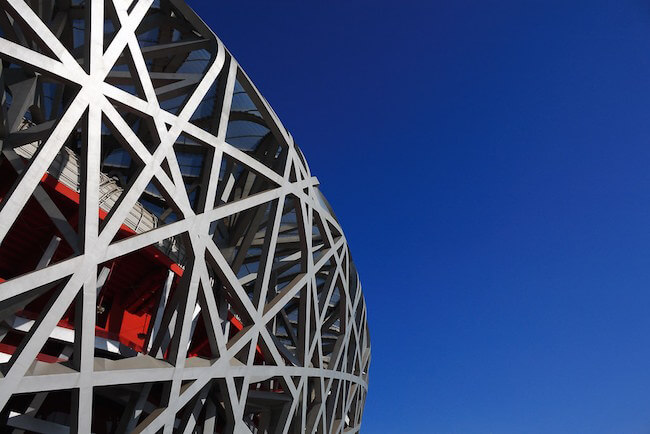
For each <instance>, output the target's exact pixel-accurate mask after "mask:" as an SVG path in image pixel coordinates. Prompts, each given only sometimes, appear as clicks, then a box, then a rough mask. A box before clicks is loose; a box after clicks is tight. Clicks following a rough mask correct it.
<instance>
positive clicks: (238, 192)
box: [214, 154, 279, 208]
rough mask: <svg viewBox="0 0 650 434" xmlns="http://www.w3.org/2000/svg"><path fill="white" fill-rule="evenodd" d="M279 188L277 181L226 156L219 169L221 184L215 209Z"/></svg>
mask: <svg viewBox="0 0 650 434" xmlns="http://www.w3.org/2000/svg"><path fill="white" fill-rule="evenodd" d="M277 187H279V185H278V184H277V183H276V182H275V181H272V180H271V179H269V178H268V177H266V176H264V175H262V174H260V173H259V172H257V171H255V170H253V169H251V168H250V167H249V166H247V165H246V164H244V163H242V162H241V161H239V160H237V159H236V158H233V157H231V156H230V155H228V154H224V156H223V158H222V160H221V167H220V168H219V183H218V184H217V194H216V196H215V203H214V207H215V208H216V207H219V206H222V205H225V204H227V203H233V202H236V201H239V200H242V199H245V198H247V197H250V196H254V195H255V194H259V193H263V192H265V191H269V190H272V189H274V188H277Z"/></svg>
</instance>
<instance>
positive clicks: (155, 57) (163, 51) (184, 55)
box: [136, 3, 217, 114]
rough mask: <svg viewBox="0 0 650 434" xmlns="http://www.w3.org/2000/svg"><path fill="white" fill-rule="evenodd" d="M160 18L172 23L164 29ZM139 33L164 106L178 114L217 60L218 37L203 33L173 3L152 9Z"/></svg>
mask: <svg viewBox="0 0 650 434" xmlns="http://www.w3.org/2000/svg"><path fill="white" fill-rule="evenodd" d="M160 21H164V22H167V23H169V24H170V26H168V27H167V28H165V31H162V30H161V29H160V27H159V26H158V25H157V23H159V22H160ZM136 36H137V39H138V43H139V45H140V48H141V50H142V54H143V56H144V59H145V62H146V66H147V70H148V72H149V74H150V77H151V79H152V81H153V82H154V86H155V87H156V93H157V95H158V99H159V102H160V105H161V108H162V109H163V110H167V111H168V112H170V113H173V114H178V113H179V112H180V110H181V109H182V107H183V106H184V104H185V102H186V101H187V99H188V97H189V95H191V94H192V93H193V92H194V90H195V89H196V87H197V86H198V83H199V82H200V80H201V78H202V76H203V74H204V73H205V72H206V71H207V70H208V68H209V67H210V65H211V64H212V62H213V61H214V59H216V55H215V54H216V50H217V41H216V38H215V37H214V36H213V35H211V34H209V35H206V36H202V35H201V34H200V30H198V29H197V28H196V26H194V25H193V24H191V23H190V22H189V21H187V20H186V19H185V18H184V15H183V13H182V12H181V11H179V10H178V8H176V7H175V6H174V5H173V4H171V3H168V4H167V5H166V7H165V8H159V9H150V11H149V13H148V16H147V17H146V18H145V19H144V20H143V21H142V22H141V23H140V25H139V26H138V28H137V30H136Z"/></svg>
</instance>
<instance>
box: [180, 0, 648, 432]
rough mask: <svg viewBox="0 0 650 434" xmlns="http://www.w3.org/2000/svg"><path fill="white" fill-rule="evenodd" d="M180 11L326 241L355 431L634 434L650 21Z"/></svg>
mask: <svg viewBox="0 0 650 434" xmlns="http://www.w3.org/2000/svg"><path fill="white" fill-rule="evenodd" d="M189 2H190V4H191V5H192V6H193V7H194V8H195V9H196V10H197V11H198V12H199V13H200V14H201V15H202V16H203V18H204V19H205V21H206V22H207V23H208V24H209V25H210V26H211V27H212V28H214V29H215V31H216V33H217V34H218V35H219V36H220V37H221V39H222V40H223V41H224V42H225V43H226V45H227V46H228V47H229V49H230V50H231V51H232V52H233V53H234V55H235V57H236V58H237V59H238V60H239V62H240V63H241V64H242V66H243V67H244V68H245V69H246V71H247V72H248V73H249V75H250V76H251V78H252V79H253V81H254V82H255V83H256V84H257V86H258V87H259V89H260V90H261V92H262V93H263V94H264V95H265V96H266V98H267V99H268V100H269V102H270V103H271V105H272V106H273V107H274V108H275V111H276V112H277V113H278V115H279V116H280V118H281V119H282V120H283V122H284V123H285V125H286V126H287V127H288V128H289V129H290V130H291V131H292V134H293V135H294V137H295V139H296V141H297V142H298V143H299V144H300V146H301V147H302V149H303V150H304V153H305V154H306V156H307V159H308V161H309V162H310V166H311V169H312V172H313V173H314V174H316V175H317V176H318V177H319V179H320V180H321V182H322V185H323V190H324V191H325V193H326V194H327V196H328V198H329V200H330V202H331V203H332V205H333V207H334V209H335V210H336V213H337V215H338V217H339V219H340V220H341V223H342V225H343V228H344V229H345V231H346V235H347V237H348V239H349V241H350V244H351V248H352V252H353V256H354V258H355V261H356V263H357V265H358V269H359V271H360V273H361V278H362V282H363V286H364V291H365V294H366V299H367V303H368V309H369V321H370V331H371V334H372V344H373V349H372V351H373V361H372V366H371V371H370V376H371V378H370V391H369V396H368V401H367V405H366V412H365V415H364V425H363V428H362V432H363V433H373V434H374V433H648V432H650V3H648V2H647V1H640V0H639V1H622V0H612V1H602V0H589V1H559V0H540V1H524V0H516V1H515V0H495V1H478V0H476V1H465V0H453V1H424V0H423V1H420V2H408V1H407V2H397V1H383V0H377V1H373V2H371V1H363V2H361V1H354V0H353V1H350V2H344V1H334V2H314V1H310V2H301V1H298V0H291V1H289V0H284V1H265V2H243V1H240V2H235V1H230V2H221V1H219V2H212V1H209V2H208V1H207V0H206V1H199V0H189Z"/></svg>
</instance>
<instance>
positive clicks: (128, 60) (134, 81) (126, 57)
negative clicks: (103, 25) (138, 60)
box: [106, 44, 146, 100]
mask: <svg viewBox="0 0 650 434" xmlns="http://www.w3.org/2000/svg"><path fill="white" fill-rule="evenodd" d="M145 73H146V72H145ZM139 74H140V72H139V71H138V69H137V68H136V65H135V62H134V61H133V53H132V52H131V48H130V46H129V45H128V44H127V45H126V46H125V47H124V50H122V53H121V54H120V56H119V57H118V58H117V60H116V61H115V64H114V65H113V66H112V67H111V70H110V72H109V73H108V75H107V76H106V82H107V83H109V84H112V85H114V86H115V87H118V88H120V89H122V90H123V91H125V92H128V93H130V94H131V95H134V96H136V97H138V98H141V99H143V100H144V99H146V96H145V92H144V88H143V85H142V79H141V77H140V76H139ZM145 80H146V78H145Z"/></svg>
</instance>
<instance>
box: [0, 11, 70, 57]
mask: <svg viewBox="0 0 650 434" xmlns="http://www.w3.org/2000/svg"><path fill="white" fill-rule="evenodd" d="M42 18H43V19H44V21H45V22H46V23H47V22H49V21H50V19H51V16H50V15H49V14H48V13H47V12H46V13H44V14H42ZM0 28H1V29H2V32H3V37H5V38H7V39H8V40H10V41H12V42H15V43H17V44H20V45H22V46H23V47H29V49H31V50H34V51H36V52H38V53H41V54H43V55H45V56H48V57H50V58H52V59H56V60H60V59H59V58H58V57H57V56H56V54H54V52H53V51H52V49H51V48H50V47H49V46H48V45H47V44H46V43H45V42H43V39H42V38H41V37H40V36H39V35H38V34H37V33H36V32H34V31H33V30H32V28H31V26H30V25H29V23H27V22H26V20H25V18H24V17H23V16H21V15H20V14H19V13H17V12H16V11H15V10H14V9H13V8H12V7H11V4H10V3H5V4H3V8H2V10H1V11H0Z"/></svg>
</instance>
